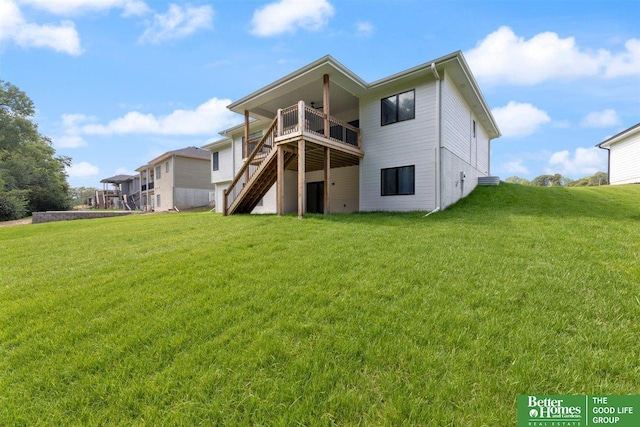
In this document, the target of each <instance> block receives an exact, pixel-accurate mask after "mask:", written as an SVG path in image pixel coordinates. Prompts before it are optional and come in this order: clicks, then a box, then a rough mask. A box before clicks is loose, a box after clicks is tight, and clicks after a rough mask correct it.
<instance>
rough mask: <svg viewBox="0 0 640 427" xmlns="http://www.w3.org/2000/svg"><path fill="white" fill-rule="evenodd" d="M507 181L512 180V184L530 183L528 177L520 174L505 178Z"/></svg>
mask: <svg viewBox="0 0 640 427" xmlns="http://www.w3.org/2000/svg"><path fill="white" fill-rule="evenodd" d="M504 181H505V182H510V183H512V184H520V185H530V184H531V183H530V182H529V180H528V179H525V178H520V177H519V176H510V177H509V178H507V179H505V180H504Z"/></svg>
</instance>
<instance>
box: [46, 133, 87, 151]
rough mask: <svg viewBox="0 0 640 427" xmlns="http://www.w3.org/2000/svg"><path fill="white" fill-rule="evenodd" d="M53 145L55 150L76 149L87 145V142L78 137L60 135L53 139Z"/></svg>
mask: <svg viewBox="0 0 640 427" xmlns="http://www.w3.org/2000/svg"><path fill="white" fill-rule="evenodd" d="M53 144H54V145H55V146H56V148H78V147H84V146H86V145H87V142H86V141H85V140H84V139H83V138H82V137H81V136H80V135H73V134H68V135H62V136H59V137H56V138H53Z"/></svg>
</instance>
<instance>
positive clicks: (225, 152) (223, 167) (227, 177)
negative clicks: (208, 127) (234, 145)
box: [211, 142, 234, 183]
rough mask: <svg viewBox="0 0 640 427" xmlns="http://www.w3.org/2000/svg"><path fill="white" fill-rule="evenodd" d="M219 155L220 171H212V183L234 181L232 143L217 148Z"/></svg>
mask: <svg viewBox="0 0 640 427" xmlns="http://www.w3.org/2000/svg"><path fill="white" fill-rule="evenodd" d="M216 150H217V153H218V170H212V171H211V182H213V183H219V182H226V181H231V180H232V179H233V175H234V173H233V152H232V151H231V142H229V144H227V145H224V146H222V147H219V148H216Z"/></svg>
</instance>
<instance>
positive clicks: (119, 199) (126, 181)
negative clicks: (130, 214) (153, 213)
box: [93, 175, 140, 210]
mask: <svg viewBox="0 0 640 427" xmlns="http://www.w3.org/2000/svg"><path fill="white" fill-rule="evenodd" d="M100 183H101V184H102V185H103V188H102V190H96V193H95V198H94V202H93V206H94V207H96V208H98V209H125V210H135V209H138V208H139V207H140V203H139V202H140V176H139V175H115V176H111V177H109V178H105V179H103V180H101V181H100Z"/></svg>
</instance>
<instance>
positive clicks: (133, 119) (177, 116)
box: [63, 98, 238, 135]
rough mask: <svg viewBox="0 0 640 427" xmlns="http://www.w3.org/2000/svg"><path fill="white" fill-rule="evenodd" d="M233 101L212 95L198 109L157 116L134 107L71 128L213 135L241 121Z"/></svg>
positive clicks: (90, 131) (96, 131) (73, 123)
mask: <svg viewBox="0 0 640 427" xmlns="http://www.w3.org/2000/svg"><path fill="white" fill-rule="evenodd" d="M230 103H231V101H230V100H228V99H218V98H211V99H210V100H208V101H207V102H205V103H204V104H202V105H200V106H198V107H197V108H196V109H195V110H175V111H173V112H172V113H170V114H168V115H165V116H158V117H156V116H155V115H153V114H149V113H146V114H145V113H141V112H138V111H131V112H129V113H127V114H125V115H124V116H122V117H119V118H117V119H114V120H112V121H110V122H109V123H107V124H95V123H85V124H83V125H82V126H79V123H78V122H77V121H71V125H70V126H69V127H68V129H69V130H70V132H74V131H76V130H77V133H79V134H84V135H114V134H116V135H124V134H154V135H213V134H215V133H217V132H219V131H221V130H223V129H226V128H228V127H230V126H232V125H235V124H237V123H238V118H237V115H236V114H235V113H233V112H231V111H229V110H228V109H227V108H226V106H227V105H229V104H230ZM81 117H83V118H84V119H86V118H85V117H84V116H81ZM68 120H71V119H68ZM87 120H88V119H87ZM63 121H64V119H63Z"/></svg>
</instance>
